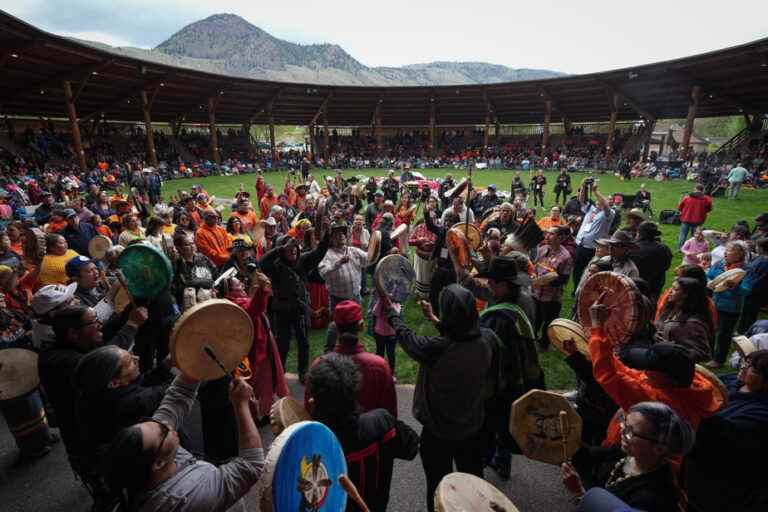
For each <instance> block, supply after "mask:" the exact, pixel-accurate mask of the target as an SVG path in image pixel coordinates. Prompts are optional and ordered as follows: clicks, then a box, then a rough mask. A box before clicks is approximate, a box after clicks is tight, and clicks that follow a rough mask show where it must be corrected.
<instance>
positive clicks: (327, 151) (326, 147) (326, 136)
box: [323, 109, 331, 163]
mask: <svg viewBox="0 0 768 512" xmlns="http://www.w3.org/2000/svg"><path fill="white" fill-rule="evenodd" d="M330 146H331V135H330V133H328V109H325V110H323V154H324V155H325V161H326V163H328V158H330V156H331V147H330Z"/></svg>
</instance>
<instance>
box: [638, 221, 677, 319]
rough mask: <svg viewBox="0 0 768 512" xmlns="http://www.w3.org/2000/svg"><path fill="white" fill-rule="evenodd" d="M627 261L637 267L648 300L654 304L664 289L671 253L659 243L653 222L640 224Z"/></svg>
mask: <svg viewBox="0 0 768 512" xmlns="http://www.w3.org/2000/svg"><path fill="white" fill-rule="evenodd" d="M629 259H630V260H632V261H633V262H634V263H635V266H637V271H638V272H639V273H640V277H641V278H642V279H645V281H646V282H647V283H648V288H649V291H650V298H651V300H652V301H654V304H655V301H656V300H657V299H658V298H659V295H661V290H662V289H663V288H664V281H665V280H666V275H667V270H669V267H670V266H671V265H672V251H671V250H670V249H669V247H667V246H666V245H664V244H663V243H662V242H661V231H659V228H658V227H657V226H656V223H655V222H653V221H650V220H647V221H644V222H641V223H640V226H638V228H637V239H636V248H635V249H633V250H632V251H631V252H630V253H629Z"/></svg>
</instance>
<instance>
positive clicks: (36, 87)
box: [0, 59, 115, 105]
mask: <svg viewBox="0 0 768 512" xmlns="http://www.w3.org/2000/svg"><path fill="white" fill-rule="evenodd" d="M114 62H115V60H114V59H106V60H102V61H99V62H96V63H94V64H91V65H90V66H86V67H85V68H84V69H81V70H79V71H72V70H67V71H63V72H61V73H56V74H55V75H50V76H48V77H46V78H43V79H41V80H37V81H35V82H27V83H25V84H24V85H22V86H21V87H19V88H17V89H14V90H12V91H10V92H8V93H7V94H5V95H3V98H2V100H0V104H3V105H5V104H8V103H10V102H11V100H14V99H16V98H20V97H23V96H26V95H28V94H33V93H37V92H39V91H40V89H45V88H46V87H50V85H51V84H52V83H53V84H60V83H62V82H64V81H67V82H70V86H71V85H72V84H71V82H74V81H78V80H83V78H84V77H90V76H91V73H94V72H98V71H100V70H102V69H104V68H106V67H109V66H111V65H112V64H113V63H114ZM73 97H74V96H73Z"/></svg>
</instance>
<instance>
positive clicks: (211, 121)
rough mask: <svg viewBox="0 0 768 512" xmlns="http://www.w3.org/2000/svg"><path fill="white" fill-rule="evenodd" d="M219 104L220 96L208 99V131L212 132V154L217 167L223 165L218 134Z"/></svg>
mask: <svg viewBox="0 0 768 512" xmlns="http://www.w3.org/2000/svg"><path fill="white" fill-rule="evenodd" d="M218 103H219V98H218V96H212V97H210V98H208V130H210V132H211V152H212V153H213V161H214V163H215V164H216V165H221V153H219V134H218V133H216V106H217V105H218Z"/></svg>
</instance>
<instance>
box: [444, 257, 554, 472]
mask: <svg viewBox="0 0 768 512" xmlns="http://www.w3.org/2000/svg"><path fill="white" fill-rule="evenodd" d="M520 256H522V258H520V257H515V256H510V255H506V256H497V257H495V258H493V259H492V260H491V264H490V265H489V267H488V268H487V269H485V270H483V271H481V272H480V273H479V274H478V275H477V278H485V279H487V282H488V285H487V287H485V286H483V285H482V284H481V282H480V281H478V279H476V278H473V277H471V276H470V275H469V273H468V272H467V271H466V270H464V269H461V268H457V269H456V273H457V274H458V275H459V281H460V283H461V284H462V285H463V286H465V287H467V288H468V289H469V290H470V291H472V292H473V293H474V294H475V296H476V297H478V298H480V299H483V300H487V301H488V302H489V307H487V308H486V309H484V310H483V311H482V313H481V314H480V325H481V326H482V327H485V328H488V329H491V330H492V331H493V332H494V333H496V335H497V336H498V338H499V339H500V340H501V343H499V344H498V345H497V346H495V347H494V354H493V368H492V370H491V374H492V375H493V379H494V383H493V396H492V398H491V399H490V400H488V402H487V417H486V424H485V428H484V430H485V436H486V443H487V446H486V450H487V453H486V463H487V464H488V465H489V466H491V467H492V468H493V469H494V470H495V471H496V472H497V473H498V474H499V476H501V477H502V478H503V479H504V480H507V479H509V477H510V472H511V455H512V453H513V452H515V453H520V449H519V447H518V446H517V444H516V443H515V441H514V439H513V438H512V436H511V435H510V432H509V414H510V411H511V406H512V402H514V401H515V400H517V399H518V398H520V397H521V396H522V395H524V394H525V393H526V392H528V391H530V390H531V389H544V372H543V371H542V369H541V366H540V365H539V356H538V353H537V351H536V344H535V333H534V329H533V325H535V313H534V303H533V299H532V298H531V296H530V295H529V294H528V292H527V291H526V290H525V288H527V287H528V285H530V283H531V278H530V277H529V276H528V273H527V266H523V265H520V264H518V262H522V261H526V258H525V256H524V255H522V254H520Z"/></svg>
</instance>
